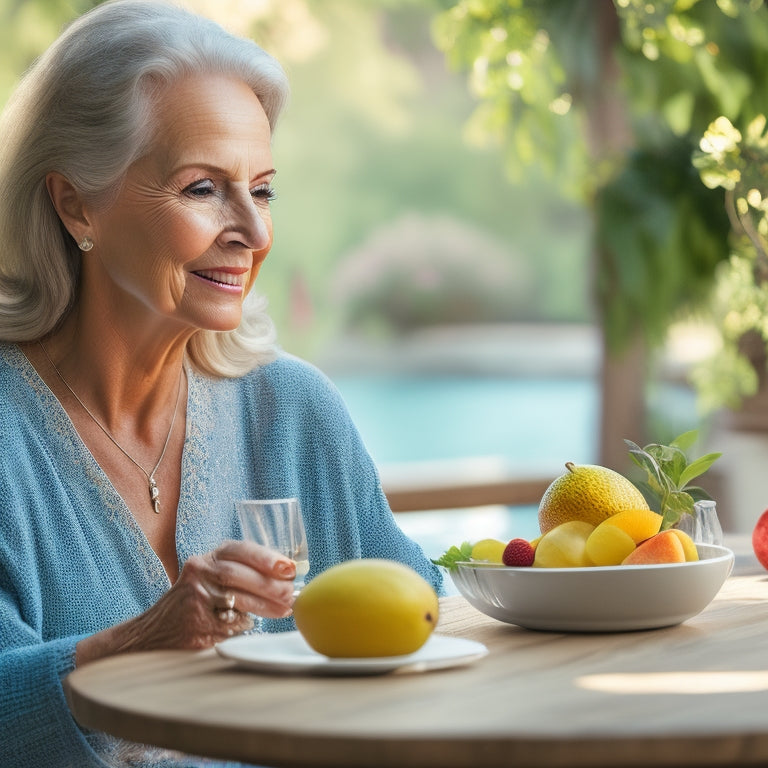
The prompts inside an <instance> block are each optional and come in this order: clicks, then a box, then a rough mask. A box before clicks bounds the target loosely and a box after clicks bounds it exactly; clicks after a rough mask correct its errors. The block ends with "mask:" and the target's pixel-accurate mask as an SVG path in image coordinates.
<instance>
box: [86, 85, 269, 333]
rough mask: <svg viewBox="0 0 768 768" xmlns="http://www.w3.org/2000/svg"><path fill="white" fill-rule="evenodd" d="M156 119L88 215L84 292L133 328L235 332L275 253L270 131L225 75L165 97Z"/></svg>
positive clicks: (172, 89)
mask: <svg viewBox="0 0 768 768" xmlns="http://www.w3.org/2000/svg"><path fill="white" fill-rule="evenodd" d="M155 114H156V118H157V119H156V132H155V136H156V139H155V142H154V144H153V146H152V149H151V150H150V152H149V153H148V154H147V155H145V156H144V157H143V158H141V159H140V160H138V161H137V162H136V163H134V164H133V165H132V166H131V167H130V169H129V171H128V174H127V176H126V178H125V182H124V184H123V186H122V188H121V191H120V194H119V195H118V197H117V199H116V200H115V202H114V203H113V204H112V205H110V206H109V208H108V209H107V210H105V211H95V212H94V211H89V218H90V222H91V226H92V230H93V236H92V239H93V241H94V243H95V247H94V249H93V250H92V251H91V252H90V253H88V254H84V255H83V256H84V270H85V275H84V277H85V280H84V286H85V287H84V290H85V292H86V294H87V292H88V290H89V289H90V290H91V291H92V292H95V294H97V296H98V299H97V300H99V301H101V302H102V306H103V307H105V309H106V311H108V312H111V313H113V314H114V313H115V312H117V313H119V316H120V317H121V318H123V319H125V320H126V321H127V322H130V323H136V322H141V321H142V320H145V321H146V319H147V318H151V319H161V320H164V321H165V320H168V319H171V320H173V321H176V322H177V323H179V324H181V326H183V327H186V328H188V329H200V328H203V329H209V330H217V331H225V330H231V329H233V328H236V327H237V326H238V325H239V323H240V317H241V312H242V302H243V298H244V297H245V295H246V294H247V293H248V291H249V290H250V289H251V287H252V286H253V281H254V280H255V278H256V275H257V273H258V271H259V267H260V266H261V263H262V262H263V261H264V259H265V258H266V256H267V253H268V252H269V249H270V247H271V245H272V220H271V217H270V211H269V203H270V200H271V199H272V196H273V192H272V188H271V182H272V179H273V178H274V175H275V171H274V169H273V168H272V154H271V148H270V138H271V136H270V128H269V122H268V120H267V117H266V115H265V113H264V110H263V108H262V106H261V104H260V102H259V100H258V99H257V98H256V96H255V95H254V94H253V92H252V91H251V90H250V88H249V87H248V86H247V85H246V84H245V83H243V82H242V81H240V80H237V79H235V78H231V77H225V76H219V75H205V76H194V77H190V78H186V79H184V80H182V81H180V82H177V83H174V84H173V85H171V86H169V87H167V88H166V89H165V91H164V93H163V94H162V95H161V96H160V98H159V99H158V100H157V107H156V113H155ZM83 298H86V296H84V297H83Z"/></svg>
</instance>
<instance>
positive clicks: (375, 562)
mask: <svg viewBox="0 0 768 768" xmlns="http://www.w3.org/2000/svg"><path fill="white" fill-rule="evenodd" d="M293 615H294V618H295V619H296V627H297V628H298V630H299V632H301V634H302V636H303V637H304V639H305V640H306V641H307V644H308V645H309V646H310V647H311V648H312V649H313V650H315V651H317V652H318V653H321V654H323V655H324V656H331V657H333V658H363V657H368V658H370V657H375V656H402V655H406V654H409V653H414V652H415V651H417V650H418V649H419V648H421V646H422V645H424V643H425V642H426V641H427V640H428V638H429V636H430V635H431V634H432V630H433V629H434V628H435V625H436V624H437V617H438V602H437V595H436V594H435V590H434V589H433V588H432V586H431V585H430V584H428V583H427V582H426V581H425V580H424V579H423V578H422V577H421V576H420V575H419V574H418V573H416V571H414V570H413V569H412V568H409V567H408V566H406V565H403V564H402V563H397V562H394V561H392V560H379V559H368V560H348V561H346V562H343V563H339V564H338V565H334V566H333V567H332V568H329V569H328V570H327V571H323V573H321V574H319V575H318V576H316V577H315V578H314V579H312V581H310V582H309V583H308V584H307V586H306V587H304V589H302V590H301V592H300V593H299V595H298V597H297V598H296V601H295V602H294V605H293Z"/></svg>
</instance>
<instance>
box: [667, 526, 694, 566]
mask: <svg viewBox="0 0 768 768" xmlns="http://www.w3.org/2000/svg"><path fill="white" fill-rule="evenodd" d="M669 530H670V531H671V532H672V533H674V534H675V535H676V536H677V538H678V539H680V543H681V544H682V545H683V552H685V559H686V561H687V562H693V561H695V560H698V559H699V550H698V549H696V543H695V542H694V540H693V539H692V538H691V537H690V536H689V535H688V534H687V533H686V532H685V531H680V530H678V529H677V528H670V529H669Z"/></svg>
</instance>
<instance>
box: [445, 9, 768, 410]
mask: <svg viewBox="0 0 768 768" xmlns="http://www.w3.org/2000/svg"><path fill="white" fill-rule="evenodd" d="M616 29H617V30H618V35H616V36H615V39H614V46H613V54H612V53H611V51H610V49H606V48H604V47H603V48H601V44H602V43H603V42H604V41H605V40H606V35H608V36H610V34H611V30H616ZM434 30H435V38H436V41H437V44H438V46H440V47H441V48H442V49H443V50H444V51H445V53H446V56H447V58H448V60H449V62H450V63H451V64H452V65H453V66H454V67H455V68H457V69H459V68H463V69H465V70H466V71H468V72H469V73H470V85H471V88H472V90H473V92H474V93H475V94H476V95H477V96H478V98H479V99H480V100H481V104H480V106H479V107H478V111H477V116H476V119H475V121H474V122H473V123H472V127H474V128H476V127H477V126H478V125H482V126H483V127H484V129H485V130H486V131H487V132H488V133H489V134H490V135H492V136H494V137H496V138H497V139H499V140H503V141H504V142H505V144H506V146H507V151H508V154H509V155H510V156H513V157H514V162H510V163H509V165H510V167H514V168H515V171H516V172H518V173H519V169H520V168H522V167H524V166H526V165H527V164H530V163H532V162H539V163H540V162H541V161H542V157H546V158H547V159H548V160H549V161H550V164H551V166H552V167H553V168H556V169H557V172H558V177H559V178H560V179H561V180H562V182H563V184H564V186H566V187H567V188H568V189H569V190H574V189H580V190H582V192H583V193H584V199H585V200H586V201H587V203H588V204H589V205H591V206H593V212H594V216H595V238H596V243H595V245H596V249H595V250H596V260H597V263H596V267H597V268H596V270H595V298H596V301H597V304H598V306H599V308H600V312H601V316H602V320H603V322H604V326H605V328H606V332H607V337H608V341H609V343H610V345H611V348H612V349H613V350H614V352H616V353H618V352H620V351H621V350H622V349H623V348H624V346H625V345H627V344H628V343H630V342H631V341H632V340H633V339H634V338H636V336H637V335H638V334H639V333H641V334H644V335H645V336H646V338H647V340H648V341H649V342H650V343H651V344H658V343H659V342H660V341H662V340H663V339H664V336H665V331H666V329H667V327H668V326H669V324H670V323H671V322H673V321H674V320H676V319H678V318H680V317H681V314H682V313H684V312H692V311H694V310H699V311H700V312H704V311H706V310H707V308H708V306H709V304H710V299H711V297H712V293H713V289H714V286H715V285H716V284H720V285H719V286H718V287H719V288H722V287H723V285H724V286H725V287H727V288H729V289H730V295H728V296H726V295H725V292H724V291H723V290H718V295H719V299H720V301H721V302H722V301H726V302H730V304H729V305H728V306H727V307H725V308H724V309H723V311H722V312H721V315H720V318H722V319H723V323H724V326H723V327H724V330H723V337H724V340H723V341H724V343H723V352H722V353H721V355H720V357H719V358H718V360H717V361H715V362H714V363H713V364H711V365H710V366H709V370H708V373H705V372H697V375H696V378H695V381H696V384H697V386H698V387H699V388H700V392H701V394H702V399H703V400H704V401H705V402H706V403H707V404H708V405H709V407H718V406H721V405H723V404H731V405H732V404H735V403H737V402H738V400H739V399H740V398H741V397H742V396H743V395H744V394H747V393H749V392H751V391H752V390H753V388H754V387H755V386H756V381H757V380H758V378H759V377H760V376H761V375H763V374H764V371H759V372H758V374H759V375H758V376H751V375H749V373H748V368H747V366H746V359H745V357H744V355H743V354H742V353H741V352H740V351H739V349H738V342H739V337H738V334H740V333H743V332H744V331H745V329H746V330H756V331H758V332H759V333H760V334H762V337H763V338H764V339H766V340H768V331H766V329H765V327H764V325H765V322H764V321H763V320H762V318H764V317H765V316H766V314H765V312H764V309H765V305H766V300H765V299H766V297H765V295H764V293H765V288H764V286H763V281H764V280H765V276H766V275H768V260H766V259H765V258H764V255H765V253H766V243H767V242H768V220H766V211H768V188H767V182H766V178H767V177H766V170H768V165H767V164H766V160H767V159H768V154H767V153H766V144H768V138H766V134H765V130H764V129H765V121H764V120H763V119H762V115H763V114H764V112H765V104H766V103H768V80H767V79H766V78H765V72H766V71H767V70H768V9H766V7H765V4H764V2H763V0H744V1H739V0H717V2H712V1H711V0H656V1H655V2H652V3H649V2H647V0H614V4H613V8H612V7H611V6H610V5H607V4H606V3H597V2H594V1H593V0H570V1H569V2H558V0H506V1H504V0H460V1H459V2H456V3H455V4H454V5H453V6H452V7H451V8H450V9H449V10H447V11H446V12H445V13H444V14H443V15H441V16H440V17H438V19H437V21H436V22H435V26H434ZM614 56H615V58H614ZM616 62H618V63H619V65H620V69H619V71H618V73H617V74H614V73H615V72H616V70H615V67H614V65H615V63H616ZM601 89H602V90H601ZM605 94H609V96H608V97H607V99H606V98H605ZM606 105H607V106H608V107H610V109H609V110H608V111H607V112H601V111H600V108H602V109H603V110H604V109H605V108H606ZM558 107H559V108H558ZM611 109H612V110H613V111H611ZM616 115H620V116H622V117H623V119H624V120H625V121H626V123H627V124H628V126H629V127H630V128H631V129H632V130H631V133H632V136H633V137H634V138H633V140H631V141H630V142H629V143H627V142H626V141H625V142H624V147H625V149H626V151H624V152H621V151H619V152H616V151H615V150H616V149H617V148H618V149H621V138H622V137H621V135H620V132H621V130H622V128H621V126H620V125H618V127H617V128H616V131H615V132H614V133H613V134H611V132H610V131H611V126H610V120H611V119H612V117H613V118H615V117H616ZM566 120H567V121H569V122H568V129H566V123H565V121H566ZM606 121H608V125H607V127H606ZM574 128H581V129H582V130H581V131H580V132H576V131H574V130H573V129H574ZM611 136H612V137H613V139H615V142H614V143H611V142H607V143H602V144H601V142H600V141H599V140H598V139H596V137H602V138H603V139H604V138H606V137H609V138H610V137H611ZM702 136H704V138H703V140H702ZM700 141H702V144H701V147H702V149H701V152H700V153H697V154H696V159H695V160H693V157H694V152H695V150H696V147H698V145H699V142H700ZM587 145H589V146H591V149H592V161H593V162H592V166H591V167H590V168H588V169H586V170H585V166H584V163H583V158H584V157H585V156H586V150H585V147H586V146H587ZM574 147H578V149H575V148H574ZM577 157H580V158H581V159H582V162H573V159H574V158H577ZM692 161H693V162H692ZM694 162H695V165H694V164H693V163H694ZM696 169H698V170H699V171H700V172H701V179H703V180H704V182H705V184H704V185H702V183H701V179H699V178H698V176H697V173H696ZM574 174H576V176H574ZM726 212H727V213H728V214H729V216H728V218H726ZM732 249H733V250H732ZM732 254H735V255H733V256H732ZM745 260H746V261H748V262H749V263H750V264H751V267H752V269H751V275H750V274H749V272H748V271H747V270H746V269H745V268H744V264H745Z"/></svg>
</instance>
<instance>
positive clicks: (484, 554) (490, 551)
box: [471, 539, 507, 563]
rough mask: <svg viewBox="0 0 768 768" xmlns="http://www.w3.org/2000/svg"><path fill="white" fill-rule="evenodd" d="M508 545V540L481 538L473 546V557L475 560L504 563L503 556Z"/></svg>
mask: <svg viewBox="0 0 768 768" xmlns="http://www.w3.org/2000/svg"><path fill="white" fill-rule="evenodd" d="M506 546H507V544H506V542H504V541H499V540H498V539H480V541H478V542H477V544H475V545H474V546H473V547H472V555H471V557H472V559H473V560H479V561H482V562H485V563H503V562H504V561H503V559H502V556H503V555H504V548H505V547H506Z"/></svg>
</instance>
